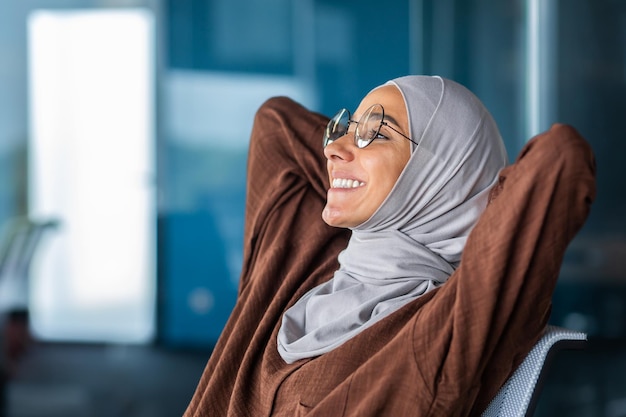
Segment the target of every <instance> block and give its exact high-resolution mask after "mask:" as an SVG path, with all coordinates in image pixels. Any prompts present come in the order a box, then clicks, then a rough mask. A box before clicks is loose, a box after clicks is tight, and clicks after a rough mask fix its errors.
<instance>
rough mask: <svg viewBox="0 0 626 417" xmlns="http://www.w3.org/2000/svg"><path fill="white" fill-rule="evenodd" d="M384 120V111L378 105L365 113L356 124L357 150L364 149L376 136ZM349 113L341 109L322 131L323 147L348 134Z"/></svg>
mask: <svg viewBox="0 0 626 417" xmlns="http://www.w3.org/2000/svg"><path fill="white" fill-rule="evenodd" d="M383 118H384V110H383V107H382V106H381V105H380V104H375V105H373V106H371V107H370V108H369V109H367V110H366V111H365V113H364V114H363V116H361V118H360V119H359V121H358V122H357V126H356V130H355V132H354V133H355V135H354V141H355V144H356V145H357V146H358V147H359V148H365V147H366V146H367V145H369V144H370V143H371V142H372V140H373V139H374V138H375V137H376V135H378V131H379V130H380V126H381V125H382V121H383ZM352 122H353V121H351V120H350V112H349V111H348V110H346V109H341V110H340V111H339V112H338V113H337V114H336V115H335V116H334V117H333V118H332V119H330V121H329V122H328V125H327V126H326V130H325V131H324V142H323V145H324V147H326V146H328V145H329V144H331V143H332V142H334V141H336V140H337V139H339V138H341V137H342V136H344V135H345V134H346V133H348V128H349V126H350V123H352Z"/></svg>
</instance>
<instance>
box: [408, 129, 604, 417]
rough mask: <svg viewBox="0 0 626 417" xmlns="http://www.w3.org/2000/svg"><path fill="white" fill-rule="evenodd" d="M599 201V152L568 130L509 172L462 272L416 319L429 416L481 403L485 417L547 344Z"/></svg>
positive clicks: (554, 133) (538, 143) (538, 140)
mask: <svg viewBox="0 0 626 417" xmlns="http://www.w3.org/2000/svg"><path fill="white" fill-rule="evenodd" d="M594 198H595V161H594V158H593V153H592V151H591V148H590V147H589V145H588V144H587V143H586V142H585V140H584V139H583V138H582V137H581V136H580V135H579V134H578V133H577V132H576V131H575V130H574V129H573V128H571V127H569V126H565V125H554V126H553V127H552V128H551V129H550V130H549V131H547V132H545V133H543V134H541V135H539V136H537V137H535V138H533V139H532V140H531V141H530V142H529V143H528V144H527V145H526V146H525V147H524V149H523V150H522V152H521V153H520V156H519V157H518V159H517V160H516V161H515V163H514V164H512V165H511V166H509V167H507V168H505V169H504V170H503V171H502V172H501V175H500V180H499V184H498V185H497V186H496V188H495V190H494V193H493V195H492V201H491V203H490V204H489V206H488V207H487V209H486V211H485V212H484V214H483V215H482V216H481V218H480V220H479V222H478V224H477V225H476V227H475V228H474V230H473V231H472V233H471V235H470V237H469V239H468V242H467V245H466V247H465V250H464V253H463V258H462V260H461V264H460V267H459V269H458V270H457V271H456V272H455V273H454V274H453V275H452V277H451V278H450V280H449V281H448V282H447V283H446V284H445V285H444V286H443V287H442V288H441V289H440V290H439V292H438V294H437V295H436V296H435V297H434V298H433V299H432V301H431V302H430V303H426V304H425V305H424V306H423V307H422V308H421V309H420V310H419V312H418V314H417V316H416V318H415V334H414V350H415V355H416V361H417V366H418V368H419V372H420V374H421V376H422V377H423V379H424V382H425V385H426V386H427V387H428V386H429V387H432V392H431V394H432V395H433V398H434V402H433V404H432V409H431V410H430V414H429V415H448V416H452V415H467V413H468V409H467V407H468V404H472V403H474V406H473V410H474V414H478V413H480V411H482V410H483V409H484V408H485V407H486V405H487V404H488V402H489V401H490V400H491V398H492V397H493V396H494V395H495V393H496V392H497V390H498V388H499V387H500V386H501V385H502V383H503V382H504V381H505V379H506V378H507V377H508V376H509V374H510V373H511V372H512V370H514V369H515V367H516V366H517V365H518V364H519V363H520V362H521V360H522V359H523V357H524V356H525V355H526V353H527V352H528V351H529V350H530V349H531V347H532V345H533V344H534V343H535V342H536V341H537V340H538V338H539V337H540V335H541V332H542V331H543V329H544V327H545V325H546V323H547V320H548V318H549V314H550V308H551V298H552V293H553V290H554V287H555V284H556V280H557V277H558V274H559V269H560V266H561V262H562V260H563V255H564V252H565V249H566V248H567V245H568V244H569V242H570V241H571V239H572V238H573V237H574V235H575V234H576V233H577V231H578V230H579V229H580V227H581V226H582V224H583V223H584V221H585V219H586V218H587V215H588V213H589V210H590V206H591V203H592V201H593V200H594ZM426 352H427V353H428V355H424V353H426ZM511 358H514V359H513V360H511ZM450 404H458V405H459V407H461V408H460V409H454V407H453V409H450ZM441 412H443V414H442V413H441Z"/></svg>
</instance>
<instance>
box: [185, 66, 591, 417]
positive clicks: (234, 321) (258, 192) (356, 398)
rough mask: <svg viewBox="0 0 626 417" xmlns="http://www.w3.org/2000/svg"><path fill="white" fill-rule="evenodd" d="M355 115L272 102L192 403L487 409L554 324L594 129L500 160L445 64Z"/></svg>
mask: <svg viewBox="0 0 626 417" xmlns="http://www.w3.org/2000/svg"><path fill="white" fill-rule="evenodd" d="M342 116H343V115H342V114H339V115H338V116H337V117H336V118H334V119H332V120H331V121H330V123H329V122H328V120H327V119H325V118H324V117H322V116H320V115H317V114H314V113H311V112H309V111H307V110H306V109H304V108H302V107H301V106H299V105H297V104H296V103H294V102H292V101H290V100H289V99H286V98H277V99H272V100H269V101H268V102H267V103H266V104H265V105H264V106H263V107H262V108H261V109H260V110H259V112H258V114H257V118H256V121H255V127H254V129H253V133H252V139H251V145H250V157H249V167H248V168H249V172H248V195H247V207H246V210H247V211H246V226H245V236H244V237H245V242H246V246H245V250H244V265H243V271H242V276H241V281H240V294H239V299H238V302H237V304H236V306H235V308H234V310H233V313H232V316H231V318H230V320H229V322H228V323H227V325H226V328H225V329H224V332H223V334H222V336H221V338H220V340H219V342H218V344H217V346H216V348H215V351H214V353H213V354H212V356H211V358H210V360H209V363H208V365H207V367H206V369H205V372H204V375H203V377H202V379H201V381H200V383H199V385H198V388H197V390H196V393H195V395H194V397H193V399H192V401H191V403H190V405H189V407H188V409H187V411H186V414H185V415H186V416H268V415H275V416H294V415H310V416H336V415H341V416H370V415H371V416H383V415H390V416H404V415H411V416H415V415H418V416H426V415H432V416H456V415H459V416H461V415H479V414H480V412H481V411H482V410H483V409H484V407H485V406H486V405H487V403H488V402H489V400H490V399H491V398H492V397H493V395H494V394H495V392H496V391H497V390H498V388H499V387H500V386H501V384H502V383H503V382H504V381H505V380H506V378H507V377H508V376H509V374H510V373H511V372H512V370H514V369H515V367H516V366H517V365H518V364H519V363H520V362H521V360H522V359H523V357H524V356H525V354H526V353H527V352H528V351H529V350H530V348H531V347H532V345H533V344H534V343H535V342H536V340H537V339H538V338H539V336H540V335H541V332H542V330H543V328H544V326H545V324H546V322H547V319H548V314H549V308H550V298H551V294H552V291H553V289H554V284H555V281H556V278H557V275H558V270H559V266H560V262H561V259H562V256H563V252H564V250H565V248H566V246H567V243H568V242H569V241H570V239H571V238H572V237H573V235H574V234H575V232H576V231H577V230H578V228H579V227H580V226H581V224H582V223H583V221H584V219H585V218H586V215H587V213H588V210H589V205H590V202H591V200H592V199H593V195H594V177H593V159H592V156H591V151H590V149H589V148H588V146H587V145H586V143H585V142H584V141H583V140H582V139H581V138H580V137H579V136H578V135H577V134H576V133H575V131H573V129H570V128H567V127H562V126H557V127H554V128H553V129H551V130H550V131H549V132H547V133H546V134H544V135H543V136H540V137H538V138H535V139H534V140H533V141H531V142H530V143H529V144H528V145H527V147H526V148H525V150H524V151H523V152H522V154H521V157H520V158H519V159H518V160H517V161H516V163H515V164H513V165H511V166H509V167H507V168H505V169H504V170H502V171H501V168H503V166H504V164H505V155H504V148H503V146H502V143H501V140H500V137H499V134H498V131H497V128H496V126H495V123H494V122H493V120H492V118H491V117H490V116H489V114H488V112H487V111H486V110H485V109H484V107H483V106H482V104H481V103H480V102H479V101H478V100H477V99H476V98H475V97H474V96H473V95H472V94H471V93H470V92H469V91H467V90H466V89H465V88H463V87H461V86H460V85H458V84H456V83H454V82H452V81H449V80H444V79H441V78H439V77H423V76H412V77H403V78H400V79H396V80H393V81H392V82H391V83H389V84H387V85H385V86H382V87H380V88H376V89H374V90H373V91H372V92H370V94H368V95H367V96H366V97H365V98H364V100H363V101H362V102H361V104H360V106H359V108H358V109H357V110H356V112H355V117H354V118H353V120H352V122H350V123H349V125H348V126H347V132H346V131H345V127H346V126H345V125H346V124H347V123H342V120H343V121H345V119H346V118H345V117H342ZM366 116H367V117H366ZM348 120H350V118H349V117H348ZM324 126H327V127H326V130H325V132H324V133H323V131H324ZM344 133H345V134H344ZM322 136H323V137H324V145H325V148H324V152H323V154H322V152H320V150H319V143H320V139H319V138H320V137H322ZM325 166H326V167H325ZM490 194H491V197H492V199H493V198H494V197H496V196H497V198H495V199H493V201H492V202H491V203H490V204H489V206H488V207H487V209H486V210H485V206H486V205H487V200H488V198H489V196H490ZM531 203H532V204H531ZM483 210H484V213H483ZM320 213H322V216H321V217H322V218H323V221H322V219H320ZM481 213H482V214H481ZM479 217H480V220H479V221H478V222H477V220H478V218H479ZM324 222H325V223H326V224H325V223H324ZM335 226H338V227H335ZM345 228H349V229H345ZM350 230H351V231H352V232H350ZM470 232H471V235H470ZM346 246H347V247H346ZM461 257H462V260H461ZM444 282H445V285H442V284H443V283H444Z"/></svg>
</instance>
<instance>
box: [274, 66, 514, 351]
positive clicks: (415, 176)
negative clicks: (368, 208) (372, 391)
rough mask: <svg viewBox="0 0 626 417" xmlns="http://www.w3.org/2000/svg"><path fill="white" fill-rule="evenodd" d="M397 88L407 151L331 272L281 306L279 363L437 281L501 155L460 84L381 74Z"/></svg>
mask: <svg viewBox="0 0 626 417" xmlns="http://www.w3.org/2000/svg"><path fill="white" fill-rule="evenodd" d="M387 84H393V85H395V86H396V87H398V89H399V90H400V92H401V93H402V96H403V98H404V102H405V105H406V109H407V114H408V119H409V131H410V133H411V138H412V139H413V140H416V142H418V143H419V146H415V145H413V153H412V155H411V157H410V159H409V161H408V163H407V165H406V167H405V168H404V170H403V172H402V173H401V174H400V177H399V178H398V180H397V181H396V184H395V186H394V188H393V189H392V190H391V192H390V193H389V195H388V196H387V198H386V199H385V201H384V202H383V203H382V204H381V206H380V207H379V208H378V210H377V211H376V212H375V213H374V214H373V215H372V217H370V218H369V219H368V220H366V221H365V222H364V223H362V224H360V225H359V226H357V227H355V228H354V229H353V230H352V236H351V238H350V241H349V242H348V247H347V248H346V249H345V250H344V251H342V252H341V253H340V254H339V264H340V267H339V269H338V270H337V271H336V272H335V274H334V276H333V278H332V279H330V280H329V281H327V282H325V283H323V284H321V285H319V286H317V287H315V288H313V289H312V290H311V291H309V292H308V293H306V294H305V295H304V296H303V297H302V298H300V299H299V300H298V301H297V302H296V303H295V304H294V305H293V306H292V307H291V308H289V309H288V310H287V311H286V312H285V314H284V315H283V320H282V324H281V327H280V330H279V332H278V351H279V353H280V355H281V356H282V358H283V359H284V360H285V361H286V362H287V363H293V362H295V361H297V360H299V359H303V358H310V357H314V356H318V355H321V354H323V353H326V352H329V351H331V350H332V349H334V348H336V347H337V346H339V345H341V344H342V343H344V342H345V341H347V340H349V339H350V338H352V337H354V336H355V335H357V334H359V333H360V332H362V331H363V330H365V329H367V328H368V327H370V326H371V325H373V324H374V323H376V322H378V321H380V320H381V319H383V318H385V317H387V316H388V315H390V314H391V313H393V312H394V311H396V310H398V309H399V308H400V307H402V306H404V305H405V304H407V303H409V302H410V301H411V300H414V299H416V298H418V297H420V296H422V295H423V294H426V293H427V292H428V291H430V290H432V289H434V288H436V287H438V286H440V285H442V284H443V283H444V282H446V280H447V279H448V277H449V276H450V275H451V274H452V273H453V272H454V270H455V269H456V267H457V266H458V264H459V262H460V260H461V254H462V252H463V248H464V246H465V241H466V240H467V236H468V235H469V233H470V231H471V230H472V227H473V226H474V224H475V223H476V221H477V220H478V217H479V216H480V214H481V213H482V212H483V210H484V209H485V207H486V205H487V197H488V194H489V190H490V189H491V187H492V185H493V184H494V183H495V181H496V180H497V177H498V172H499V171H500V169H502V168H503V167H504V166H505V165H506V163H507V157H506V150H505V148H504V144H503V143H502V139H501V137H500V133H499V132H498V128H497V126H496V123H495V122H494V120H493V119H492V117H491V115H490V114H489V112H488V111H487V110H486V109H485V107H484V106H483V104H482V103H481V102H480V101H479V100H478V99H477V98H476V97H475V96H474V95H473V94H472V93H471V92H470V91H469V90H467V89H466V88H465V87H463V86H461V85H460V84H457V83H455V82H453V81H450V80H447V79H443V78H441V77H430V76H406V77H401V78H397V79H395V80H392V81H389V82H388V83H387Z"/></svg>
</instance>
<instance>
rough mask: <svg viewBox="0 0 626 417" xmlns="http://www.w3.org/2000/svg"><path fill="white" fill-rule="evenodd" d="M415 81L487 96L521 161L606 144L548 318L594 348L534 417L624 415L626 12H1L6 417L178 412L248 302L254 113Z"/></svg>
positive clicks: (555, 385) (267, 2) (565, 5)
mask: <svg viewBox="0 0 626 417" xmlns="http://www.w3.org/2000/svg"><path fill="white" fill-rule="evenodd" d="M406 74H439V75H442V76H445V77H449V78H452V79H455V80H456V81H458V82H460V83H462V84H464V85H466V86H467V87H469V88H470V89H471V90H472V91H474V92H475V93H476V94H477V95H478V96H479V97H480V98H481V99H482V101H483V102H484V103H485V104H486V106H487V107H488V108H489V109H490V111H491V112H492V114H493V115H494V117H495V119H496V121H497V122H498V124H499V126H500V129H501V132H502V135H503V138H504V140H505V143H506V146H507V149H508V151H509V155H510V158H511V159H514V157H515V156H516V155H517V153H518V151H519V150H520V149H521V147H522V146H523V145H524V143H525V142H526V141H527V140H528V139H529V138H530V137H532V136H533V135H535V134H537V133H539V132H541V131H543V130H545V129H547V128H549V127H550V125H551V124H552V123H554V122H564V123H569V124H572V125H574V126H575V127H576V128H577V129H578V130H579V131H580V133H582V134H583V136H585V137H586V138H587V139H588V140H589V142H590V143H591V145H592V147H593V148H594V151H595V153H596V157H597V163H598V198H597V201H596V203H595V204H594V206H593V211H592V213H591V216H590V218H589V220H588V222H587V224H586V225H585V227H584V228H583V230H582V231H581V232H580V233H579V235H578V236H577V237H576V239H575V240H574V242H573V243H572V245H571V246H570V248H569V250H568V252H567V255H566V259H565V263H564V265H563V268H562V274H561V277H560V280H559V283H558V286H557V290H556V293H555V296H554V308H553V314H552V318H551V322H552V323H553V324H557V325H562V326H566V327H569V328H573V329H579V330H583V331H585V332H587V333H588V335H589V343H588V345H587V349H586V350H584V351H576V352H571V353H570V352H564V353H563V354H561V355H559V356H558V358H557V359H556V361H555V363H554V365H553V367H552V368H551V369H550V373H549V375H548V380H547V382H546V386H545V389H544V391H543V394H542V396H541V398H540V402H539V406H538V409H537V413H536V415H543V416H554V415H568V416H607V417H619V416H626V217H625V216H626V179H625V178H626V168H624V163H623V158H624V155H625V151H626V141H625V140H624V139H625V136H624V128H623V121H624V118H625V117H626V94H625V90H626V2H623V1H618V0H593V1H592V0H567V1H565V0H562V1H557V0H506V1H502V0H389V1H386V2H384V4H383V3H381V2H373V1H371V0H360V1H356V0H333V1H330V0H45V1H44V0H3V1H2V2H1V3H0V233H1V234H0V310H1V311H2V314H1V315H2V333H1V337H0V339H1V340H2V352H3V353H2V358H3V360H2V366H3V374H4V378H3V384H2V389H1V391H0V392H1V393H2V395H1V396H0V398H2V403H3V404H2V406H1V407H0V408H1V410H2V411H1V412H2V413H4V414H3V415H7V416H22V417H30V416H46V417H51V416H97V417H100V416H107V417H109V416H128V417H135V416H153V417H160V416H176V415H181V414H182V412H183V411H184V409H185V407H186V405H187V403H188V401H189V399H190V397H191V395H192V393H193V390H194V389H195V386H196V383H197V381H198V378H199V377H200V374H201V372H202V369H203V367H204V365H205V363H206V360H207V359H208V357H209V355H210V352H211V348H212V346H213V344H214V343H215V341H216V339H217V337H218V336H219V334H220V332H221V330H222V327H223V325H224V323H225V321H226V319H227V317H228V315H229V312H230V310H231V308H232V307H233V305H234V301H235V296H236V290H237V281H238V275H239V272H240V264H241V260H242V234H243V215H244V204H245V174H246V152H247V146H248V135H249V132H250V129H251V126H252V120H253V116H254V112H255V110H256V109H257V108H258V106H259V105H260V104H261V103H262V102H263V101H264V100H266V99H267V98H269V97H271V96H276V95H288V96H290V97H292V98H295V99H296V100H298V101H300V102H301V103H303V104H305V105H306V106H308V107H310V108H311V109H313V110H316V111H319V112H321V113H324V114H327V115H332V114H334V113H335V111H336V110H337V109H338V108H340V107H347V108H350V109H354V108H356V106H357V105H358V102H359V100H360V98H361V97H362V96H364V95H365V94H366V93H367V92H368V91H369V90H370V89H371V88H372V87H374V86H377V85H379V84H381V83H383V82H385V81H387V80H388V79H391V78H394V77H397V76H401V75H406ZM320 145H321V143H320ZM320 151H321V149H320Z"/></svg>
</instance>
